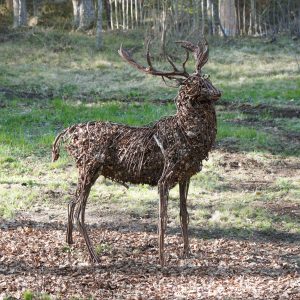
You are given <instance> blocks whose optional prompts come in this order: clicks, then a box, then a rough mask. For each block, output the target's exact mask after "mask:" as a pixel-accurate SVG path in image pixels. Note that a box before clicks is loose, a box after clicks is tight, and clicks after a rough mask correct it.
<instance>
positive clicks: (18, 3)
mask: <svg viewBox="0 0 300 300" xmlns="http://www.w3.org/2000/svg"><path fill="white" fill-rule="evenodd" d="M13 11H14V24H13V26H14V28H17V27H20V26H26V25H27V8H26V0H13Z"/></svg>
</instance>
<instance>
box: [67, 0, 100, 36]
mask: <svg viewBox="0 0 300 300" xmlns="http://www.w3.org/2000/svg"><path fill="white" fill-rule="evenodd" d="M72 4H73V18H74V19H73V20H74V21H73V26H74V28H75V29H77V30H87V29H89V28H91V27H92V26H93V25H94V21H95V9H94V4H93V1H92V0H72Z"/></svg>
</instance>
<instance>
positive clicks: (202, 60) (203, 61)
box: [196, 38, 209, 70]
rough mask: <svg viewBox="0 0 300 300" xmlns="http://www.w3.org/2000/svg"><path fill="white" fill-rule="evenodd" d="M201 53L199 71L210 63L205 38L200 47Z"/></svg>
mask: <svg viewBox="0 0 300 300" xmlns="http://www.w3.org/2000/svg"><path fill="white" fill-rule="evenodd" d="M198 49H199V53H198V57H197V65H196V68H197V70H201V68H202V67H203V66H204V65H205V64H206V63H207V61H208V54H209V51H208V42H207V40H206V39H205V38H203V40H202V41H201V44H200V43H199V45H198Z"/></svg>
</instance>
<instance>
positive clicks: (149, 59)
mask: <svg viewBox="0 0 300 300" xmlns="http://www.w3.org/2000/svg"><path fill="white" fill-rule="evenodd" d="M150 43H151V40H150V39H149V40H148V42H147V62H148V65H149V70H150V71H151V70H154V68H153V66H152V61H151V57H150Z"/></svg>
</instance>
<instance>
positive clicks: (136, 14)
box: [134, 0, 138, 26]
mask: <svg viewBox="0 0 300 300" xmlns="http://www.w3.org/2000/svg"><path fill="white" fill-rule="evenodd" d="M134 4H135V7H134V8H135V24H136V26H138V0H135V3H134Z"/></svg>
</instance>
